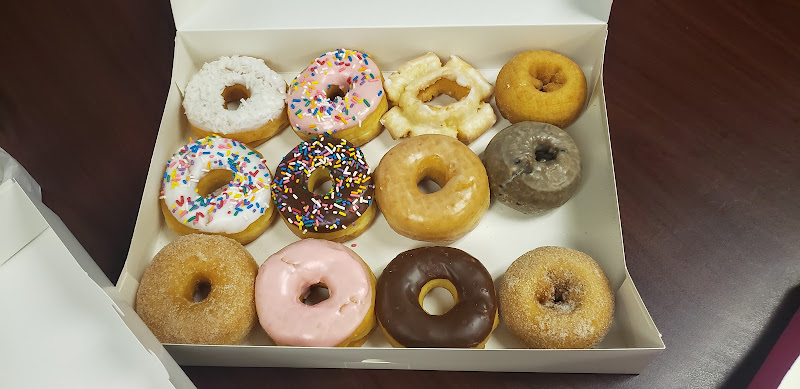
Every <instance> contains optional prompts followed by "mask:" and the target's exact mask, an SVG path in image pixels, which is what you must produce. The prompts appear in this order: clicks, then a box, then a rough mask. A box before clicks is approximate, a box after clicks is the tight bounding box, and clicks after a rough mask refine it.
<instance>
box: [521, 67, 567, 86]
mask: <svg viewBox="0 0 800 389" xmlns="http://www.w3.org/2000/svg"><path fill="white" fill-rule="evenodd" d="M530 75H531V77H533V86H534V87H535V88H536V89H538V90H539V91H541V92H555V91H557V90H559V89H561V87H563V86H564V83H566V82H567V77H566V75H565V74H564V72H562V71H561V68H560V67H554V66H550V65H538V66H537V65H534V66H532V67H531V69H530Z"/></svg>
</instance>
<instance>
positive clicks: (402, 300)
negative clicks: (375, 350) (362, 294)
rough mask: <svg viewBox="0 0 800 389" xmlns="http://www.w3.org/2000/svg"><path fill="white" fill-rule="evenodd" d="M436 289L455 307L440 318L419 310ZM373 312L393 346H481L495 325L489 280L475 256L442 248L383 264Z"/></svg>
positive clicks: (494, 303) (403, 255)
mask: <svg viewBox="0 0 800 389" xmlns="http://www.w3.org/2000/svg"><path fill="white" fill-rule="evenodd" d="M436 287H442V288H445V289H447V290H448V291H449V292H450V294H452V295H453V300H454V301H455V303H456V304H455V306H453V308H452V309H450V310H449V311H447V312H446V313H445V314H443V315H430V314H428V313H427V312H425V310H424V309H422V301H423V299H424V298H425V295H426V294H428V292H429V291H431V290H432V289H433V288H436ZM375 313H376V314H377V316H378V323H379V324H380V326H381V328H382V329H383V332H384V334H385V335H386V337H387V338H388V339H389V343H391V344H392V346H395V347H469V348H483V347H484V345H485V344H486V341H487V340H488V339H489V335H491V333H492V331H493V330H494V328H495V327H496V326H497V322H498V315H497V298H496V296H495V291H494V283H493V282H492V276H491V275H490V274H489V272H488V271H487V270H486V268H485V267H484V266H483V265H482V264H481V263H480V262H479V261H478V260H477V259H475V258H474V257H473V256H471V255H469V254H467V253H465V252H463V251H461V250H459V249H455V248H451V247H441V246H437V247H420V248H416V249H412V250H408V251H405V252H402V253H400V254H399V255H398V256H397V257H395V259H393V260H392V262H390V263H389V264H388V265H387V266H386V268H385V269H384V270H383V274H381V277H380V279H378V286H377V296H376V300H375Z"/></svg>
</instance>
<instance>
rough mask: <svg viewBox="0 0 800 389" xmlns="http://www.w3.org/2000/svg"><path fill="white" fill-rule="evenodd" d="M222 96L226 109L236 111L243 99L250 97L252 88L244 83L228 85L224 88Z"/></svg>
mask: <svg viewBox="0 0 800 389" xmlns="http://www.w3.org/2000/svg"><path fill="white" fill-rule="evenodd" d="M222 98H223V100H224V101H225V103H224V104H223V106H224V107H225V109H227V110H229V111H235V110H237V109H239V105H240V104H241V101H242V100H247V99H249V98H250V90H249V89H247V87H246V86H244V85H242V84H234V85H231V86H226V87H225V89H223V90H222Z"/></svg>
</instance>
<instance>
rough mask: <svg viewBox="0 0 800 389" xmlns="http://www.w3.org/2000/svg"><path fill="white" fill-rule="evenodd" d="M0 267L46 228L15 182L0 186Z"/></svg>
mask: <svg viewBox="0 0 800 389" xmlns="http://www.w3.org/2000/svg"><path fill="white" fill-rule="evenodd" d="M0 215H3V218H4V220H3V223H0V236H1V237H2V244H0V266H3V264H4V263H5V262H6V261H8V260H9V259H11V257H13V256H14V254H16V253H17V252H18V251H19V250H21V249H22V248H23V247H25V246H26V245H27V244H28V243H30V241H32V240H34V239H36V237H37V236H39V234H41V233H42V231H44V230H45V229H46V228H47V222H46V221H45V220H44V218H43V217H42V215H40V214H39V212H37V211H36V207H35V206H34V205H33V203H31V202H30V201H28V196H27V195H26V194H25V191H24V190H22V187H20V186H19V184H18V183H17V181H16V180H13V179H11V180H8V181H5V182H4V183H3V184H2V185H0Z"/></svg>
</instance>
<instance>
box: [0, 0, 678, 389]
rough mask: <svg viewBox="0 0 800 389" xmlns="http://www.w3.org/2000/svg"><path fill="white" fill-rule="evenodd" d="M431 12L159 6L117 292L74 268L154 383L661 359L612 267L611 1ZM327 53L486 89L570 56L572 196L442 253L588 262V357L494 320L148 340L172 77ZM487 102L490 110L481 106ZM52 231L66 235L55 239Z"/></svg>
mask: <svg viewBox="0 0 800 389" xmlns="http://www.w3.org/2000/svg"><path fill="white" fill-rule="evenodd" d="M444 3H446V2H430V1H429V2H425V1H422V0H408V1H405V2H403V3H392V4H389V3H385V5H384V4H375V3H369V4H364V6H363V8H359V7H355V8H353V9H351V10H344V9H342V10H336V11H332V10H329V9H328V8H326V7H330V3H329V2H319V4H316V2H315V1H311V2H304V3H302V4H296V3H292V2H280V3H279V4H274V3H272V2H261V1H256V0H236V1H226V2H217V1H210V0H192V1H189V0H172V8H173V13H174V18H175V24H176V27H177V34H176V37H175V54H174V62H173V71H172V81H171V83H170V85H169V95H168V97H167V102H166V106H165V108H164V114H163V117H162V121H161V126H160V129H159V133H158V138H157V140H156V144H155V149H154V151H153V157H152V160H151V164H150V168H149V171H148V176H147V181H146V184H145V189H144V193H143V196H142V202H141V205H140V208H139V214H138V218H137V221H136V227H135V229H134V233H133V239H132V241H131V246H130V251H129V253H128V257H127V259H126V262H125V267H124V268H123V270H122V273H121V275H120V278H119V281H118V282H117V284H116V285H112V284H111V283H110V282H108V280H107V279H105V277H104V276H103V275H102V272H100V273H99V274H97V273H98V270H97V269H96V265H94V263H92V262H91V260H88V261H87V260H85V259H84V260H83V261H81V265H82V266H83V268H84V269H86V270H87V271H88V272H89V273H90V275H91V276H93V277H92V278H93V279H94V282H95V283H97V284H98V285H99V288H96V289H97V290H101V291H103V292H104V294H105V295H107V297H110V299H108V298H106V299H105V300H104V301H106V302H108V304H107V305H110V306H113V307H114V308H115V309H114V311H116V312H117V313H116V314H117V315H118V316H119V317H120V318H121V319H122V321H123V322H124V324H125V325H126V326H127V327H128V328H129V330H130V332H132V333H133V334H134V335H135V337H136V339H138V342H140V343H141V345H142V346H144V349H145V350H147V351H149V353H146V354H147V356H151V355H152V356H155V357H157V358H158V360H159V361H160V363H161V364H162V365H163V366H164V367H165V369H166V370H164V369H160V368H159V369H160V371H161V372H162V373H159V374H162V376H163V372H164V371H166V372H168V374H169V377H170V380H171V381H172V383H173V384H175V385H178V386H184V385H190V383H189V382H188V380H186V377H185V375H184V374H183V372H182V371H181V370H180V369H179V367H178V366H177V365H176V364H175V361H177V363H178V364H181V365H214V366H279V367H318V368H379V369H419V370H468V371H531V372H575V373H626V374H636V373H639V372H641V371H642V370H643V369H644V367H645V366H647V365H648V364H649V363H650V362H651V361H652V360H653V359H654V358H655V357H656V356H658V355H659V354H660V353H661V352H662V351H663V350H664V343H663V342H662V340H661V337H660V334H659V332H658V330H657V328H656V326H655V324H654V323H653V321H652V319H651V317H650V315H649V313H648V312H647V309H646V308H645V306H644V303H643V302H642V299H641V297H640V296H639V293H638V292H637V290H636V287H635V286H634V284H633V280H631V277H630V275H629V274H628V271H627V269H626V266H625V256H624V252H623V244H622V232H621V227H620V219H619V209H618V203H617V195H616V186H615V180H614V170H613V161H612V157H611V145H610V141H609V130H608V122H607V115H606V107H605V99H604V92H603V82H602V64H603V53H604V50H605V41H606V34H607V21H608V15H609V12H610V9H611V0H570V1H565V0H527V1H522V0H520V1H511V0H504V1H500V2H495V3H493V4H492V6H491V7H488V6H487V4H486V2H485V1H474V0H469V1H467V0H465V1H461V2H459V3H458V4H459V5H458V6H457V7H455V6H451V5H445V4H444ZM501 3H502V6H501ZM348 7H349V6H348ZM315 9H318V10H320V11H318V12H314V11H313V10H315ZM333 12H341V14H339V15H334V13H333ZM341 47H344V48H349V49H357V50H360V51H364V52H366V53H368V54H369V55H370V56H371V57H372V58H373V60H374V61H375V62H376V63H377V64H378V66H380V68H381V70H382V71H383V72H384V75H388V74H389V73H391V72H393V71H394V70H395V69H397V68H398V67H399V66H400V65H401V64H402V63H404V62H406V61H408V60H410V59H413V58H416V57H418V56H420V55H422V54H424V53H426V52H429V51H432V52H434V53H436V54H438V55H439V56H440V58H442V59H443V60H447V59H448V58H449V56H450V55H458V56H459V57H461V58H462V59H464V60H465V61H467V62H468V63H470V64H471V65H472V66H473V67H475V68H476V69H478V70H480V71H481V72H482V73H483V75H484V76H485V77H486V78H487V79H488V80H489V81H490V82H492V83H494V80H495V78H496V76H497V73H498V71H499V69H500V68H501V67H502V65H503V64H504V63H506V62H507V61H508V60H510V59H511V58H512V57H513V56H514V55H516V54H517V53H519V52H522V51H527V50H534V49H548V50H553V51H557V52H560V53H562V54H564V55H566V56H568V57H569V58H571V59H572V60H573V61H575V62H576V63H578V65H579V66H580V67H581V68H582V69H583V71H584V73H585V74H586V76H587V83H588V89H589V91H590V96H589V100H588V103H587V106H586V109H585V111H584V112H583V113H582V114H581V116H580V118H579V120H578V121H577V122H576V123H574V124H572V125H571V126H569V127H567V128H566V129H565V130H566V131H567V132H568V133H569V134H570V135H571V136H572V137H573V138H574V139H575V141H576V143H577V145H578V148H579V149H580V152H581V158H582V164H583V178H582V182H581V184H580V187H579V189H578V191H577V192H576V193H575V195H574V196H573V198H572V199H570V200H569V202H567V203H566V204H565V205H563V206H562V207H560V208H558V209H556V210H554V211H552V212H549V213H547V214H544V215H538V216H527V215H522V214H520V213H518V212H516V211H514V210H512V209H510V208H508V207H506V206H504V205H503V204H500V203H498V202H496V201H493V202H492V204H491V206H490V208H489V210H488V212H487V213H486V214H485V216H484V218H483V220H482V221H481V222H480V224H478V226H477V228H476V229H475V230H473V231H472V232H470V233H469V234H468V235H466V236H465V237H464V238H462V239H459V240H458V241H456V242H454V243H452V244H450V246H453V247H457V248H460V249H462V250H464V251H466V252H468V253H470V254H472V255H473V256H475V257H476V258H478V259H479V260H480V261H481V262H482V263H483V264H484V265H485V266H486V268H487V269H488V270H489V272H490V273H491V274H492V276H493V277H494V279H495V282H497V281H498V280H499V279H500V278H501V277H502V275H503V273H504V272H505V270H506V268H507V267H508V266H509V265H510V264H511V262H513V260H514V259H516V258H517V257H518V256H520V255H521V254H523V253H525V252H527V251H529V250H531V249H533V248H536V247H539V246H545V245H556V246H565V247H570V248H573V249H577V250H580V251H583V252H586V253H587V254H589V255H591V256H592V257H593V258H594V259H595V260H596V261H597V262H598V263H599V264H600V266H601V267H602V268H603V270H604V271H605V273H606V275H607V276H608V278H609V280H610V283H611V286H612V289H613V290H614V291H615V292H616V293H615V295H616V310H615V315H614V321H613V324H612V326H611V330H610V332H609V334H608V335H607V337H606V338H605V340H604V341H603V342H602V343H601V344H600V345H599V346H598V347H597V348H595V349H589V350H532V349H525V348H523V347H522V345H521V344H520V343H519V342H518V341H517V340H516V339H515V338H514V337H513V336H512V335H511V333H510V331H509V330H508V328H507V327H506V326H505V325H504V324H503V322H502V317H501V324H500V325H499V326H498V328H497V330H496V331H495V332H494V333H493V334H492V336H491V338H490V339H489V341H488V343H487V345H486V349H483V350H471V349H433V348H427V349H426V348H423V349H402V348H392V347H391V346H390V345H389V344H388V342H387V341H386V340H385V339H384V338H383V335H382V333H381V331H379V330H374V331H373V332H372V333H371V334H370V336H369V338H368V340H367V342H366V344H365V345H364V346H363V347H359V348H326V347H305V348H303V347H283V346H274V345H272V344H271V343H270V340H269V338H268V337H267V336H266V334H265V333H264V332H263V330H261V329H260V327H259V326H256V328H255V329H254V330H253V332H252V334H251V335H250V337H249V338H248V339H247V340H246V342H245V344H243V345H237V346H221V345H212V346H209V345H188V344H164V345H162V344H160V343H159V342H158V341H157V340H156V338H155V337H154V336H153V335H152V333H151V332H150V331H149V329H147V327H146V326H145V325H144V324H143V322H142V321H141V320H140V319H139V317H138V316H137V315H136V313H135V311H134V310H133V305H134V300H135V295H136V290H137V287H138V281H139V280H140V279H141V276H142V273H143V271H144V269H145V267H147V265H148V263H149V262H150V260H151V259H152V258H153V256H154V255H155V253H156V252H158V250H160V249H161V248H162V247H163V246H164V245H166V244H167V243H169V242H170V241H172V240H173V239H175V238H176V237H177V235H176V234H175V233H174V232H172V231H171V230H169V228H167V226H166V224H165V223H164V221H163V216H162V215H161V211H160V209H159V205H158V196H159V190H160V183H161V177H162V174H163V171H164V170H163V169H164V165H165V163H166V161H167V160H168V159H169V157H170V156H171V155H172V153H174V152H175V151H176V150H177V149H178V148H179V147H180V146H181V145H183V144H185V143H186V142H188V139H189V137H190V136H191V134H190V131H189V126H188V122H187V120H186V117H185V115H184V114H183V109H182V106H181V102H182V91H183V90H184V88H185V87H186V84H187V82H188V81H189V79H190V78H191V77H192V75H194V74H195V73H196V72H197V71H198V70H199V68H200V67H201V66H202V65H203V63H205V62H210V61H213V60H215V59H217V58H219V57H220V56H224V55H235V54H238V55H248V56H253V57H258V58H262V59H264V60H265V61H266V63H267V64H268V65H269V66H270V67H272V68H273V69H274V70H276V71H277V72H279V73H280V74H282V75H283V76H284V77H285V78H286V80H287V81H291V80H292V78H293V77H294V76H295V75H297V74H298V73H299V72H300V71H301V70H303V69H304V68H305V67H306V66H307V65H308V63H310V61H311V60H312V59H313V58H316V57H317V56H319V55H320V54H322V53H325V52H327V51H331V50H333V49H336V48H341ZM491 102H492V104H494V100H493V99H492V101H491ZM495 112H496V113H497V115H498V122H497V124H495V125H494V127H493V128H491V129H490V130H489V131H488V132H487V133H485V134H484V135H482V136H481V137H480V138H478V139H477V140H476V141H475V142H473V143H472V144H470V145H469V146H470V148H472V149H473V150H474V151H475V152H476V153H480V152H481V151H482V150H483V149H484V148H485V146H486V144H487V143H488V142H489V140H490V139H491V138H492V136H494V134H496V133H497V131H499V130H500V129H503V128H505V127H506V126H508V125H509V123H508V121H506V120H504V119H502V117H501V116H500V115H499V111H497V109H496V107H495ZM298 142H299V138H298V137H297V136H296V135H295V134H294V133H293V132H292V131H291V130H290V129H286V130H284V131H283V132H282V133H281V134H279V135H278V136H277V137H275V138H273V139H271V140H269V141H267V142H266V143H264V144H262V145H261V146H259V147H257V149H258V151H260V152H261V153H262V154H263V155H264V156H265V158H266V160H267V162H268V165H269V168H270V169H271V170H272V171H275V167H276V166H277V165H278V163H279V161H280V160H281V158H282V157H283V156H284V155H285V154H286V153H287V152H288V151H289V150H291V149H292V148H293V147H294V146H295V145H296V144H297V143H298ZM394 144H396V141H394V140H392V139H391V137H390V135H389V134H388V132H387V131H384V132H382V133H381V135H380V136H379V137H378V138H376V139H375V140H373V141H371V142H370V143H368V144H367V145H365V146H364V147H363V148H362V149H363V151H364V153H365V155H366V159H367V162H368V163H369V164H370V167H371V168H372V169H374V168H375V166H377V163H378V162H379V161H380V158H381V156H382V155H383V153H385V152H386V150H388V149H389V148H391V147H392V146H393V145H394ZM0 194H2V192H1V191H0ZM0 204H2V202H0ZM56 219H57V218H56ZM59 223H60V221H59ZM34 229H35V228H34ZM62 235H63V236H71V234H69V233H68V231H67V232H66V233H63V232H62ZM63 239H64V238H62V240H63ZM67 240H69V241H70V244H71V245H72V246H76V245H77V247H78V248H77V249H73V250H72V253H73V254H72V255H71V256H75V254H74V253H75V252H76V250H77V251H80V252H81V253H82V254H81V255H79V256H83V257H87V256H86V255H85V251H83V249H82V248H80V246H79V244H77V242H76V241H74V242H73V240H74V238H69V239H67ZM296 240H298V238H297V237H296V236H295V235H294V234H293V233H292V232H291V231H289V229H288V228H287V227H286V226H285V225H284V224H283V223H280V222H275V223H273V225H272V226H270V227H269V229H267V231H266V232H265V233H264V234H263V235H262V236H261V237H259V238H258V239H257V240H255V241H254V242H252V243H250V244H248V245H247V246H246V248H247V249H248V251H250V253H251V254H253V257H254V258H255V259H256V261H257V262H258V263H259V264H261V263H262V262H263V261H264V260H265V259H266V258H267V257H268V256H269V255H271V254H272V253H274V252H275V251H277V250H279V249H281V248H282V247H284V246H285V245H287V244H289V243H291V242H294V241H296ZM65 244H66V243H65ZM346 244H347V245H348V246H349V247H351V248H352V249H353V250H354V251H356V252H357V253H358V254H359V255H361V257H363V258H364V260H365V261H366V262H367V264H369V265H370V267H371V268H372V270H373V271H374V273H375V275H376V276H380V274H381V271H382V270H383V268H384V266H385V265H386V264H387V263H388V262H389V261H391V259H392V258H394V257H395V256H396V255H397V254H398V253H400V252H402V251H404V250H407V249H410V248H414V247H420V246H424V245H428V244H427V243H424V242H418V241H414V240H411V239H407V238H405V237H403V236H400V235H398V234H396V233H395V232H394V231H393V230H392V229H391V228H390V227H389V226H388V224H387V223H386V221H385V220H384V219H383V217H382V216H380V215H379V216H377V217H376V219H375V222H374V223H373V225H372V226H371V227H370V228H369V229H368V230H367V231H366V232H365V233H364V234H363V235H361V236H360V237H358V238H356V239H354V240H352V241H350V242H347V243H346ZM67 246H69V245H67ZM67 254H69V253H67ZM10 255H11V256H13V255H14V254H10ZM76 257H77V256H76ZM90 269H94V270H90ZM0 275H2V273H0ZM83 278H86V277H83ZM86 281H87V280H85V279H84V280H82V281H80V282H84V283H85V282H86ZM92 285H94V284H92ZM426 304H427V303H426ZM433 304H435V302H434V303H433ZM111 312H113V311H111ZM117 321H119V320H117ZM130 332H129V334H130ZM167 352H168V353H167ZM172 358H174V361H173V359H172ZM149 359H150V360H154V358H149ZM151 362H152V361H151Z"/></svg>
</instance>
